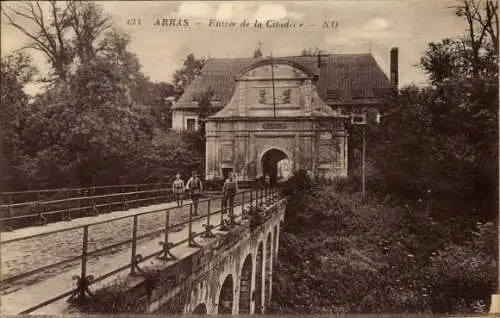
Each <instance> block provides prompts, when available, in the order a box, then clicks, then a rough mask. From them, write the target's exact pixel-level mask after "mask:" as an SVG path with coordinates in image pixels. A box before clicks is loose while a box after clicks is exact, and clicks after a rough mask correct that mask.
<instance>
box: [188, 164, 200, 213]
mask: <svg viewBox="0 0 500 318" xmlns="http://www.w3.org/2000/svg"><path fill="white" fill-rule="evenodd" d="M186 189H187V190H189V192H190V194H191V200H193V211H194V215H198V200H199V199H200V194H201V192H202V191H203V184H202V183H201V180H200V179H199V178H198V174H197V173H196V171H193V173H192V176H191V178H190V179H189V180H188V182H187V185H186Z"/></svg>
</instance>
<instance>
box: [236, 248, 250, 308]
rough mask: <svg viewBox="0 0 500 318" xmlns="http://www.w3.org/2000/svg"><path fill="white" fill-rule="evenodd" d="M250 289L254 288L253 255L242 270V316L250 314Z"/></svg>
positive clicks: (246, 259)
mask: <svg viewBox="0 0 500 318" xmlns="http://www.w3.org/2000/svg"><path fill="white" fill-rule="evenodd" d="M250 288H252V255H248V256H247V257H246V258H245V261H244V262H243V267H242V268H241V280H240V310H239V313H240V314H249V313H250Z"/></svg>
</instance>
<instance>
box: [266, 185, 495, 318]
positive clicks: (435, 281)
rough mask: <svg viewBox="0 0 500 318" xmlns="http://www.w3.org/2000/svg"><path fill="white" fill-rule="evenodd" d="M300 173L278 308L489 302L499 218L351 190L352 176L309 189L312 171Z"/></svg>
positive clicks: (408, 307) (284, 245)
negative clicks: (486, 219) (480, 219)
mask: <svg viewBox="0 0 500 318" xmlns="http://www.w3.org/2000/svg"><path fill="white" fill-rule="evenodd" d="M293 180H296V181H295V182H297V183H294V186H292V185H290V188H289V189H292V190H290V193H293V196H289V199H288V200H289V201H288V205H287V210H286V213H287V215H286V218H285V228H284V231H282V232H281V233H282V234H281V235H282V236H281V237H280V252H279V259H278V263H277V268H276V270H275V274H274V277H275V278H273V279H274V282H273V284H274V287H273V292H274V294H273V302H274V304H273V306H272V308H275V309H277V310H278V309H279V312H280V313H283V312H286V313H300V314H313V313H314V314H321V313H342V312H363V313H391V312H392V313H393V312H406V313H426V312H427V313H431V312H434V313H450V312H453V313H473V312H475V313H479V312H483V311H484V310H485V308H487V306H488V303H489V298H490V294H491V293H492V292H493V291H494V288H495V280H496V273H497V270H496V259H495V257H494V256H493V255H496V251H495V247H496V246H497V244H495V243H496V234H495V227H494V226H493V224H492V223H485V224H483V223H473V222H471V220H470V219H464V218H459V217H456V218H448V219H444V220H439V219H438V218H435V217H434V215H433V211H432V210H430V209H426V208H422V207H418V206H411V205H409V206H405V205H398V204H394V205H388V204H387V203H383V202H377V201H373V200H368V201H365V202H361V199H360V198H359V196H358V194H356V193H354V194H353V193H349V192H341V191H339V189H348V187H346V186H345V184H346V183H347V184H348V183H349V182H350V181H349V180H345V179H344V180H338V181H339V182H338V183H337V184H334V185H322V184H310V186H309V188H306V189H308V190H307V191H306V190H302V191H298V190H297V189H299V188H300V187H299V185H298V184H301V185H302V186H303V185H304V184H305V182H304V180H303V179H293ZM298 180H302V181H300V183H299V181H298ZM291 184H292V183H291ZM292 282H293V283H292ZM298 291H300V292H298Z"/></svg>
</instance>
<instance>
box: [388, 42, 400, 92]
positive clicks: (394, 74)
mask: <svg viewBox="0 0 500 318" xmlns="http://www.w3.org/2000/svg"><path fill="white" fill-rule="evenodd" d="M390 74H391V85H392V88H393V89H395V90H396V91H397V89H398V78H399V76H398V74H399V69H398V48H397V47H393V48H392V49H391V69H390Z"/></svg>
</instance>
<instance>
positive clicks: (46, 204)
mask: <svg viewBox="0 0 500 318" xmlns="http://www.w3.org/2000/svg"><path fill="white" fill-rule="evenodd" d="M113 191H114V192H113ZM45 192H46V193H51V195H52V196H50V197H49V196H48V195H45V196H43V195H41V193H45ZM9 193H10V195H9ZM12 193H14V192H8V193H7V194H6V193H3V194H2V195H4V196H7V197H8V198H9V199H8V203H7V204H3V205H1V206H0V230H1V231H5V230H7V231H9V230H13V229H16V228H21V227H26V226H32V225H44V224H47V223H52V222H57V221H69V220H71V219H73V218H78V217H83V216H95V215H97V214H99V213H106V212H111V211H116V210H117V209H123V210H128V209H130V208H137V207H139V206H141V205H144V204H146V203H147V204H154V203H159V202H165V201H171V200H173V197H174V194H173V193H172V189H171V186H170V185H166V184H136V185H123V186H103V187H95V188H68V189H57V190H40V191H36V193H37V195H38V198H39V200H37V201H27V202H19V203H12V200H11V199H10V198H12ZM33 193H35V192H33Z"/></svg>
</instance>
